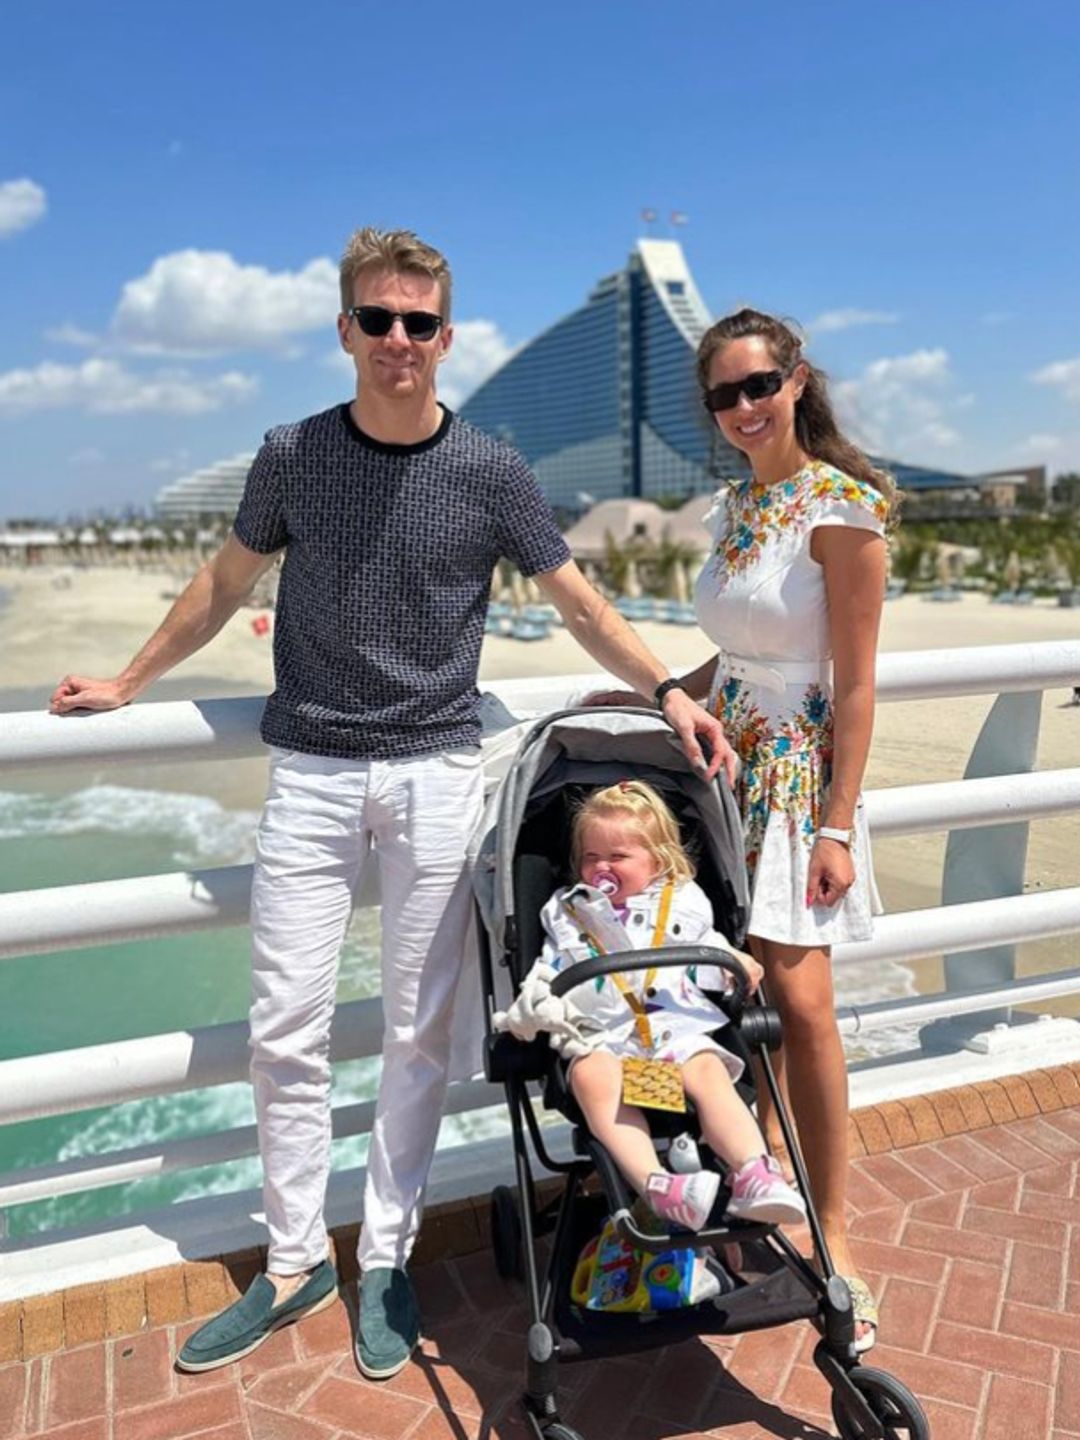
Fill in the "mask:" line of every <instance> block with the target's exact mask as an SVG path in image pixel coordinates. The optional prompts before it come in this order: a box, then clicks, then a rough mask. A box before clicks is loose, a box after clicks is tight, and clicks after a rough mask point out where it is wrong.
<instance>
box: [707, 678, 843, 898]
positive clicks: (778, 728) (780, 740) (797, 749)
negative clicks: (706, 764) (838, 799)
mask: <svg viewBox="0 0 1080 1440" xmlns="http://www.w3.org/2000/svg"><path fill="white" fill-rule="evenodd" d="M756 696H757V692H756V691H755V689H754V687H753V686H750V685H747V684H746V683H745V682H744V681H742V680H737V679H735V678H733V677H731V678H729V679H728V680H727V681H726V682H725V683H724V685H723V686H722V687H721V690H720V703H719V705H718V707H717V714H718V716H719V719H720V720H721V722H722V724H723V726H724V731H725V733H726V734H727V736H728V739H729V740H730V742H731V745H732V747H733V748H734V750H735V753H736V754H737V755H738V757H739V759H740V761H741V762H742V766H741V769H740V771H739V776H738V779H737V780H736V785H735V798H736V801H737V803H738V806H739V812H740V814H741V815H742V817H743V837H744V843H745V846H746V864H747V867H748V869H749V871H750V875H751V877H753V874H754V870H755V867H756V865H757V861H758V856H759V855H760V853H761V842H762V839H763V837H764V834H765V828H766V826H767V825H768V823H769V817H770V815H772V814H780V815H783V816H785V817H786V818H787V823H788V830H789V833H790V834H791V835H792V836H797V837H798V838H799V839H800V840H801V841H802V844H803V846H804V847H805V848H806V849H807V850H809V849H810V848H811V847H812V845H813V843H814V837H815V836H816V834H817V830H818V826H819V825H820V823H821V807H822V795H823V792H824V791H825V790H826V789H827V787H828V784H829V780H830V778H831V775H832V758H833V714H832V704H831V703H830V700H829V697H828V695H827V694H826V692H825V691H824V690H823V689H822V687H821V686H820V685H818V684H812V685H808V686H807V688H806V690H805V691H804V692H803V695H802V697H801V699H799V701H798V702H797V704H796V707H795V709H794V710H792V711H790V712H789V713H787V714H786V715H784V716H782V717H779V718H774V719H770V718H769V717H767V716H766V715H765V714H764V713H763V712H762V711H761V709H760V708H759V707H758V705H757V703H756Z"/></svg>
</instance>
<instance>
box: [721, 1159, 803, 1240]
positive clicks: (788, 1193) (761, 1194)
mask: <svg viewBox="0 0 1080 1440" xmlns="http://www.w3.org/2000/svg"><path fill="white" fill-rule="evenodd" d="M727 1213H728V1215H729V1216H730V1217H731V1219H733V1220H754V1221H757V1222H758V1223H760V1224H762V1225H798V1224H800V1223H801V1222H802V1221H803V1220H805V1219H806V1205H805V1204H804V1202H803V1198H802V1196H801V1195H800V1194H799V1192H798V1191H797V1190H796V1189H794V1188H793V1187H792V1186H791V1185H789V1184H788V1183H787V1181H786V1180H785V1179H784V1172H783V1171H782V1170H781V1169H780V1166H779V1165H778V1164H777V1162H776V1161H775V1160H774V1159H773V1157H772V1156H771V1155H759V1156H758V1157H757V1159H755V1160H748V1161H747V1162H746V1164H745V1165H743V1166H742V1167H741V1168H740V1169H738V1170H735V1171H733V1172H732V1176H731V1199H730V1200H729V1201H728V1207H727Z"/></svg>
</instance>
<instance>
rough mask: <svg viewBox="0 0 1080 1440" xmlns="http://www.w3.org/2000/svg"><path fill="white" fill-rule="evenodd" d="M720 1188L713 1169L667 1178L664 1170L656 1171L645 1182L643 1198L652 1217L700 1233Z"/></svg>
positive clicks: (717, 1176) (718, 1177) (718, 1178)
mask: <svg viewBox="0 0 1080 1440" xmlns="http://www.w3.org/2000/svg"><path fill="white" fill-rule="evenodd" d="M719 1188H720V1176H719V1175H717V1174H716V1172H715V1171H714V1170H697V1171H695V1172H694V1173H693V1174H691V1175H669V1174H668V1172H667V1171H666V1170H657V1171H656V1172H655V1173H654V1174H652V1175H650V1176H649V1178H648V1180H646V1182H645V1199H646V1200H647V1201H648V1202H649V1204H650V1205H651V1207H652V1209H653V1212H654V1214H656V1215H658V1216H659V1218H660V1219H661V1220H665V1221H667V1222H668V1224H672V1223H674V1224H676V1225H681V1226H682V1227H683V1228H684V1229H685V1230H701V1229H702V1228H703V1227H704V1225H705V1222H706V1221H707V1220H708V1218H709V1214H710V1212H711V1211H712V1207H713V1205H714V1204H715V1203H716V1192H717V1191H718V1190H719Z"/></svg>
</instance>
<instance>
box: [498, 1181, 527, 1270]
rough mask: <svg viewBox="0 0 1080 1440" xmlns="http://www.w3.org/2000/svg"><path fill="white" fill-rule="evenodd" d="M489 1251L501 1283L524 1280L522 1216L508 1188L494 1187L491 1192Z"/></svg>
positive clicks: (514, 1196) (514, 1197)
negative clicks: (502, 1280)
mask: <svg viewBox="0 0 1080 1440" xmlns="http://www.w3.org/2000/svg"><path fill="white" fill-rule="evenodd" d="M491 1249H492V1253H493V1254H494V1256H495V1269H496V1270H497V1271H498V1272H499V1274H500V1275H501V1276H502V1278H503V1279H504V1280H524V1278H525V1262H524V1258H523V1256H522V1253H521V1216H520V1215H519V1214H518V1204H517V1197H516V1195H515V1194H514V1192H513V1190H511V1189H510V1188H509V1186H507V1185H497V1186H496V1187H495V1189H494V1190H493V1191H492V1192H491Z"/></svg>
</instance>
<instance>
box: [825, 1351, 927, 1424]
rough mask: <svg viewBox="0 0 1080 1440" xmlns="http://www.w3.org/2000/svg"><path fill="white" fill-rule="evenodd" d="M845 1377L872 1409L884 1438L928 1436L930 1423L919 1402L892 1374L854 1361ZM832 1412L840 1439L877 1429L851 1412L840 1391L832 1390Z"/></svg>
mask: <svg viewBox="0 0 1080 1440" xmlns="http://www.w3.org/2000/svg"><path fill="white" fill-rule="evenodd" d="M847 1378H848V1380H850V1382H851V1384H852V1385H854V1387H855V1389H856V1390H858V1392H859V1394H860V1395H861V1396H862V1397H863V1399H864V1400H865V1401H866V1403H867V1405H869V1407H870V1409H871V1410H872V1411H873V1413H874V1416H875V1418H876V1419H877V1421H878V1422H879V1424H880V1426H881V1430H880V1434H881V1435H882V1436H883V1437H884V1440H930V1425H929V1423H928V1421H927V1419H926V1416H925V1414H924V1413H923V1408H922V1406H921V1405H920V1404H919V1402H918V1400H916V1399H915V1396H914V1395H913V1394H912V1393H911V1391H910V1390H909V1389H908V1388H907V1386H906V1385H903V1384H901V1382H900V1381H899V1380H897V1378H896V1377H895V1375H890V1374H889V1373H888V1371H886V1370H872V1369H870V1367H869V1366H865V1365H857V1366H856V1367H855V1368H854V1369H853V1370H849V1371H848V1376H847ZM832 1413H833V1420H834V1421H835V1423H836V1429H837V1432H838V1433H839V1435H840V1440H869V1437H870V1436H871V1435H872V1434H878V1433H879V1432H878V1431H877V1429H876V1428H875V1429H874V1430H873V1431H871V1430H870V1429H869V1428H868V1427H867V1425H866V1424H865V1423H864V1421H863V1420H862V1419H861V1418H859V1417H857V1416H855V1415H853V1414H852V1413H851V1412H850V1410H849V1409H848V1408H847V1403H846V1401H845V1399H844V1397H843V1395H842V1394H841V1393H840V1392H839V1391H834V1392H833V1400H832Z"/></svg>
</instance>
